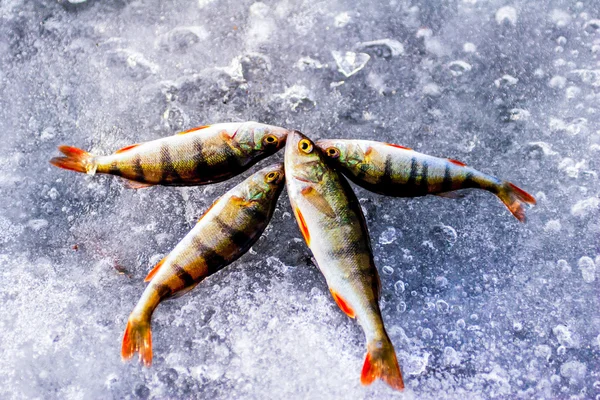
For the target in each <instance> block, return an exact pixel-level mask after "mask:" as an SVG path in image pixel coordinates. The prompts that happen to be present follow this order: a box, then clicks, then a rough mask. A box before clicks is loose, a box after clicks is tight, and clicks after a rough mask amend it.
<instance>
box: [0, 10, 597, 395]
mask: <svg viewBox="0 0 600 400" xmlns="http://www.w3.org/2000/svg"><path fill="white" fill-rule="evenodd" d="M599 19H600V3H598V2H597V1H592V0H589V1H580V2H576V1H558V0H557V1H552V0H548V1H528V0H514V1H505V0H502V1H496V0H462V1H459V0H441V1H436V2H428V1H425V0H421V1H418V0H413V1H408V0H391V1H372V0H369V1H362V0H361V1H292V0H274V1H265V2H252V1H240V0H229V1H220V0H199V1H191V0H190V1H169V2H167V1H158V0H154V1H124V0H122V1H104V2H101V1H91V0H88V1H85V0H83V1H81V0H79V1H75V0H69V1H66V0H58V1H56V0H55V1H50V0H45V1H44V0H40V1H35V2H32V1H20V0H3V1H1V2H0V132H1V133H0V134H1V139H2V140H1V143H0V149H1V150H2V151H1V153H0V195H1V197H2V199H3V201H2V202H0V213H1V214H0V260H1V261H0V262H1V264H0V265H1V268H0V301H1V304H2V307H0V343H1V344H0V359H1V360H2V361H1V362H0V397H1V398H3V399H12V398H15V399H17V398H44V399H52V398H57V399H88V398H104V399H106V398H115V399H120V398H215V399H229V398H244V399H265V398H272V399H281V398H315V399H317V398H323V399H332V398H339V399H342V398H343V399H359V398H391V397H398V398H436V399H442V398H460V399H463V398H469V399H479V398H513V399H514V398H524V399H529V398H540V399H550V398H582V399H583V398H585V399H588V398H596V399H598V398H599V396H600V376H599V375H600V289H599V287H600V285H599V281H600V239H599V238H600V218H599V217H600V198H599V192H600V185H599V181H598V173H599V172H600V161H599V157H600V130H599V129H600V128H599V124H598V122H599V112H600V110H599V106H600V62H599V55H600V20H599ZM245 120H256V121H261V122H265V123H270V124H275V125H282V126H286V127H290V128H295V129H299V130H301V131H303V132H304V133H306V134H307V135H309V136H311V137H312V138H315V139H316V138H322V137H332V136H335V137H344V138H365V139H376V140H382V141H390V142H395V143H399V144H402V145H405V146H409V147H413V148H415V149H417V150H419V151H422V152H425V153H430V154H433V155H438V156H448V157H453V158H457V159H459V160H462V161H464V162H467V163H468V164H470V165H472V166H474V167H476V168H479V169H481V170H483V171H486V172H490V173H493V174H494V175H496V176H499V177H502V178H504V179H508V180H510V181H512V182H514V183H516V184H517V185H519V186H522V187H523V188H524V189H526V190H527V191H530V192H531V193H532V194H534V195H535V196H536V198H537V199H538V206H537V207H535V208H533V209H531V210H530V211H529V213H528V216H529V221H528V222H527V223H526V224H520V223H518V222H517V221H516V219H514V218H513V217H512V216H511V215H510V214H509V213H508V211H507V210H506V209H505V207H504V206H503V205H502V204H501V203H500V201H499V200H498V199H496V198H495V197H494V196H493V195H491V194H489V193H485V192H477V191H474V192H472V193H471V194H469V195H468V196H467V197H466V198H464V199H462V200H449V199H442V198H437V197H425V198H418V199H392V198H386V197H382V196H378V195H375V194H371V193H368V192H366V191H364V190H361V189H357V190H356V192H357V195H358V197H359V198H360V199H361V203H362V205H363V206H364V210H365V212H366V215H367V220H368V224H369V228H370V230H371V237H372V242H373V245H374V252H375V257H376V261H377V265H378V268H379V269H380V272H381V278H382V282H383V298H382V302H381V303H382V308H383V316H384V319H385V322H386V325H387V330H388V332H389V334H390V337H391V339H392V341H393V343H394V344H395V346H396V350H397V352H398V357H399V361H400V364H401V366H402V369H403V371H404V377H405V382H406V385H407V389H406V391H405V392H404V394H400V393H395V392H393V391H391V390H390V389H389V388H388V387H387V386H386V385H385V384H383V383H381V382H377V383H375V384H373V385H372V386H370V387H362V386H361V385H360V383H359V375H360V368H361V366H362V362H363V356H364V350H365V347H364V340H363V336H362V331H361V329H360V327H359V326H358V325H357V324H356V323H355V322H354V321H352V320H350V319H348V318H346V317H345V316H344V315H343V314H342V313H341V312H340V311H339V310H338V309H337V307H336V306H335V304H334V303H333V301H332V300H331V298H330V295H329V292H328V290H327V287H326V285H325V282H324V279H323V278H322V277H321V275H320V274H319V272H318V271H317V269H316V268H315V267H314V266H313V265H312V264H311V261H310V255H309V252H308V250H307V248H306V247H305V245H304V244H303V243H302V241H301V240H300V234H299V231H298V229H297V227H296V225H295V222H294V220H293V218H292V216H291V215H290V209H289V205H288V199H287V196H286V195H283V196H282V198H281V199H280V203H279V207H278V211H277V212H276V215H275V217H274V219H273V221H272V224H271V225H270V227H269V228H268V230H267V232H266V233H265V235H264V236H263V238H262V239H261V240H260V241H259V242H258V243H257V244H256V245H255V246H254V248H253V249H252V251H251V252H250V253H249V254H247V255H245V256H244V257H243V258H242V259H241V260H239V261H238V262H236V263H234V264H233V265H231V266H230V267H228V268H227V269H225V270H223V271H222V272H220V273H218V274H217V275H215V276H213V277H211V278H210V279H207V280H206V281H205V282H204V283H202V284H201V285H199V287H197V288H196V289H195V290H194V291H193V292H192V293H190V294H188V295H186V296H185V297H182V298H180V299H178V300H174V301H169V302H166V303H164V304H163V305H161V306H160V307H159V308H158V310H157V312H156V313H155V318H154V323H153V326H154V330H153V332H154V353H155V362H154V365H153V366H152V368H151V369H145V368H142V367H140V366H139V365H138V364H137V363H136V362H132V363H123V362H122V361H121V359H120V354H119V353H120V341H121V335H122V332H123V329H124V327H125V322H126V319H127V316H128V314H129V312H130V311H131V309H132V308H133V306H134V304H135V303H136V301H137V299H138V297H139V296H140V294H141V293H142V291H143V289H144V283H143V281H142V279H143V277H144V276H145V275H146V273H147V272H148V270H149V269H150V268H151V267H152V265H154V263H155V262H156V261H158V260H159V258H160V257H161V255H163V254H166V253H167V252H169V250H170V249H171V248H172V247H173V246H174V245H175V244H176V243H177V242H178V240H179V239H180V238H182V237H183V236H184V235H185V234H186V232H187V231H188V230H189V229H190V228H191V227H192V225H193V224H194V222H195V220H196V219H197V217H198V216H199V215H201V213H202V212H203V210H204V209H205V208H206V207H207V206H208V205H209V204H210V203H211V202H212V201H213V199H215V198H216V197H217V196H219V195H220V194H222V193H224V192H225V191H226V190H227V188H228V187H231V185H233V184H235V183H237V182H239V181H240V180H241V179H242V178H243V177H238V178H237V179H235V180H233V181H229V182H225V183H221V184H217V185H213V186H205V187H198V188H166V187H155V188H150V189H144V190H139V191H134V190H128V189H125V188H124V187H123V185H122V184H121V182H119V180H118V179H117V178H114V177H107V176H97V177H93V178H92V177H87V176H84V175H81V174H75V173H70V172H68V171H61V170H58V169H56V168H53V167H51V166H50V165H49V164H48V160H49V159H50V158H51V157H52V156H55V155H57V151H56V146H57V145H60V144H69V145H75V146H78V147H82V148H85V149H90V150H92V151H94V152H96V153H98V154H106V153H110V152H112V151H114V150H115V149H117V148H119V147H121V146H124V145H127V144H131V143H136V142H140V141H146V140H151V139H155V138H159V137H162V136H167V135H171V134H173V133H175V132H177V131H178V130H184V129H188V128H191V127H194V126H197V125H203V124H210V123H216V122H226V121H245ZM281 158H282V155H281V154H278V155H277V156H276V157H275V159H281ZM266 162H268V161H266ZM248 174H249V172H248V173H246V174H244V176H247V175H248Z"/></svg>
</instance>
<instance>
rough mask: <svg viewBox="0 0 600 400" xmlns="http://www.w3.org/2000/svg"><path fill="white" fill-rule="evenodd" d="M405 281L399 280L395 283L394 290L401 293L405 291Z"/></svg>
mask: <svg viewBox="0 0 600 400" xmlns="http://www.w3.org/2000/svg"><path fill="white" fill-rule="evenodd" d="M404 289H405V287H404V282H402V281H397V282H396V283H394V290H395V291H396V293H398V294H400V293H404Z"/></svg>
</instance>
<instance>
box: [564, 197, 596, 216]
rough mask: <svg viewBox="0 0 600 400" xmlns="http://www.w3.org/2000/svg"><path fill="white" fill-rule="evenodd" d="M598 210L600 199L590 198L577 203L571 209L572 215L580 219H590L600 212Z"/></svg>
mask: <svg viewBox="0 0 600 400" xmlns="http://www.w3.org/2000/svg"><path fill="white" fill-rule="evenodd" d="M598 208H600V198H598V197H590V198H588V199H585V200H580V201H578V202H577V203H575V205H573V207H571V215H573V216H574V217H578V218H589V217H590V216H591V215H592V214H594V213H596V212H597V211H598Z"/></svg>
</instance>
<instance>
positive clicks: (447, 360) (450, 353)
mask: <svg viewBox="0 0 600 400" xmlns="http://www.w3.org/2000/svg"><path fill="white" fill-rule="evenodd" d="M460 363H461V358H460V355H459V354H458V352H457V351H456V350H454V348H452V347H450V346H446V347H444V365H449V366H450V365H460Z"/></svg>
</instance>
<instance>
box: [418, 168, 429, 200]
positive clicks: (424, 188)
mask: <svg viewBox="0 0 600 400" xmlns="http://www.w3.org/2000/svg"><path fill="white" fill-rule="evenodd" d="M428 169H429V165H428V164H427V161H423V169H422V171H421V181H420V182H419V186H420V188H421V193H427V192H428V191H429V182H428V181H427V179H428V176H427V174H428V172H429V171H428Z"/></svg>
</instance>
